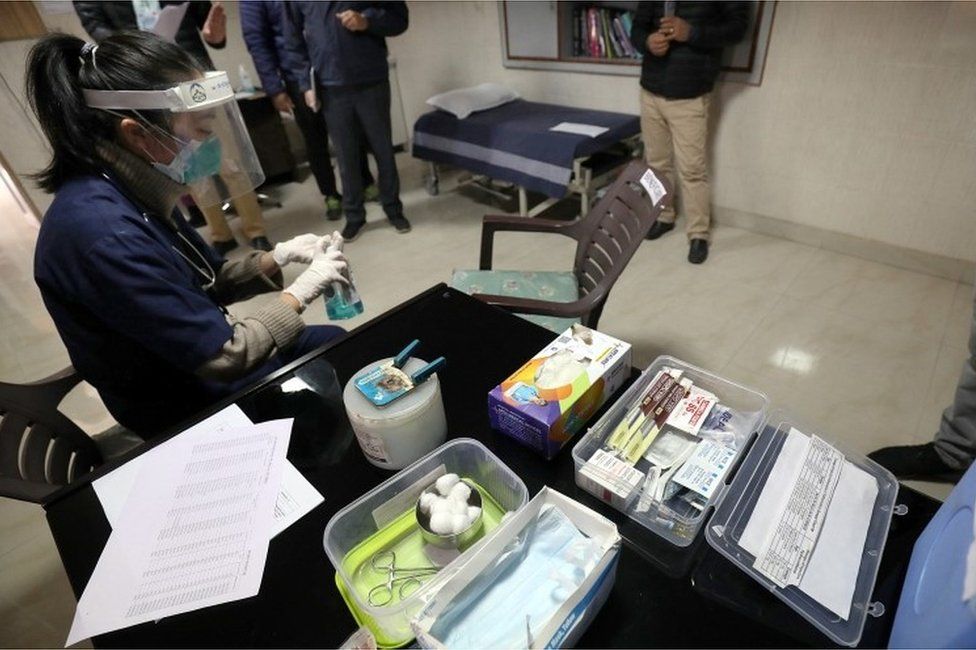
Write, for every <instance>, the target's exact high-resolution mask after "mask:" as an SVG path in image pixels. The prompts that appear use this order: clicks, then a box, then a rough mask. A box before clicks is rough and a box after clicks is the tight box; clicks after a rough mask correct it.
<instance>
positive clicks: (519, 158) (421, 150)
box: [413, 99, 640, 198]
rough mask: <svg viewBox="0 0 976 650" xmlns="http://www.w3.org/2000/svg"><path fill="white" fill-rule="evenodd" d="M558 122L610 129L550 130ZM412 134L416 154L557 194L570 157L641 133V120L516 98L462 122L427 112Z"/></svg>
mask: <svg viewBox="0 0 976 650" xmlns="http://www.w3.org/2000/svg"><path fill="white" fill-rule="evenodd" d="M562 122H575V123H579V124H587V125H592V126H601V127H606V128H607V129H608V130H607V131H606V133H603V134H601V135H599V136H597V137H595V138H593V137H590V136H587V135H578V134H575V133H562V132H557V131H550V130H549V129H551V128H552V127H554V126H556V125H557V124H560V123H562ZM413 133H414V137H413V155H414V157H416V158H420V159H421V160H429V161H431V162H435V163H444V164H448V165H454V166H457V167H460V168H462V169H467V170H469V171H471V172H474V173H477V174H485V175H487V176H490V177H491V178H494V179H496V180H501V181H508V182H511V183H516V184H518V185H521V186H523V187H525V188H526V189H529V190H533V191H536V192H541V193H542V194H545V195H547V196H551V197H554V198H560V197H562V196H565V194H566V186H567V185H568V183H569V181H570V178H571V176H572V171H573V160H574V159H575V158H579V157H583V156H589V155H592V154H594V153H597V152H598V151H602V150H604V149H606V148H608V147H610V146H611V145H613V144H614V143H616V142H619V141H621V140H623V139H625V138H629V137H631V136H634V135H636V134H638V133H640V118H638V117H637V116H636V115H627V114H626V113H611V112H609V111H594V110H589V109H583V108H571V107H569V106H557V105H555V104H540V103H537V102H527V101H525V100H521V99H519V100H516V101H513V102H509V103H508V104H504V105H502V106H499V107H497V108H492V109H489V110H486V111H479V112H477V113H472V114H471V115H469V116H468V117H466V118H465V119H463V120H459V119H458V118H457V117H455V116H454V115H452V114H451V113H448V112H446V111H441V110H436V111H433V112H430V113H426V114H424V115H421V116H420V119H418V120H417V123H416V124H415V125H414V129H413Z"/></svg>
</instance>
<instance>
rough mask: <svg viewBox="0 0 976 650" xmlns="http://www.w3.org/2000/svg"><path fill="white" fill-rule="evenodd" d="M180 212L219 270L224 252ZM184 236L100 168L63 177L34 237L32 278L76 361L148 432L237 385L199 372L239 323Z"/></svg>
mask: <svg viewBox="0 0 976 650" xmlns="http://www.w3.org/2000/svg"><path fill="white" fill-rule="evenodd" d="M174 221H175V223H176V228H178V230H179V232H180V233H181V234H182V235H183V237H185V238H186V239H187V240H189V241H190V242H192V243H193V246H194V248H196V249H197V250H198V251H199V252H200V253H201V255H202V256H203V259H205V260H206V262H207V264H209V265H210V266H211V268H213V270H214V271H217V270H219V269H220V267H221V265H222V264H223V263H224V260H223V259H222V258H220V257H218V256H217V255H215V254H214V253H213V251H212V250H211V248H210V247H209V246H207V245H206V244H205V243H204V242H203V240H202V239H201V238H200V236H199V235H198V234H197V232H196V231H195V230H193V228H191V227H189V225H188V224H187V223H186V221H185V220H184V219H175V220H174ZM178 245H179V244H178V236H177V234H176V233H175V232H174V231H173V230H172V229H171V228H170V227H167V226H164V225H163V223H162V222H161V221H160V220H159V219H158V218H155V217H153V216H147V215H145V214H144V213H143V212H142V211H141V209H140V207H139V206H137V205H136V204H135V203H133V202H132V201H131V200H129V199H128V198H127V197H126V196H125V195H124V194H123V193H122V191H121V190H120V189H119V186H117V185H116V184H115V183H114V182H112V181H109V180H107V179H106V178H103V177H100V176H80V177H76V178H74V179H72V180H70V181H68V182H66V183H65V184H64V185H62V186H61V188H60V189H59V190H58V193H57V196H56V197H55V199H54V202H53V203H52V204H51V207H50V208H48V210H47V213H46V214H45V216H44V220H43V221H42V222H41V230H40V233H39V234H38V237H37V247H36V250H35V253H34V278H35V280H36V282H37V285H38V287H39V288H40V290H41V297H42V298H43V299H44V304H45V306H46V307H47V310H48V312H49V313H50V314H51V318H52V319H53V320H54V324H55V326H56V327H57V329H58V334H60V336H61V340H62V341H64V345H65V347H66V348H67V350H68V355H69V356H70V357H71V363H72V365H74V367H75V368H76V369H77V370H78V372H79V374H81V376H82V377H84V378H85V380H86V381H88V382H89V383H90V384H92V385H93V386H94V387H95V388H96V389H97V390H98V392H99V395H100V396H101V398H102V401H103V402H104V403H105V406H106V407H108V410H109V411H110V412H111V413H112V415H113V416H115V419H116V420H118V421H119V422H120V423H121V424H123V425H124V426H126V427H128V428H130V429H132V430H133V431H136V432H138V433H140V434H141V435H147V434H152V433H155V432H158V431H160V430H162V429H165V428H167V427H169V426H171V425H173V424H175V423H176V422H179V421H181V420H183V419H186V418H187V417H189V416H190V415H192V414H194V413H196V412H198V411H199V410H200V409H202V408H204V407H205V406H207V405H209V404H212V403H213V402H214V401H216V400H218V399H220V398H222V397H224V396H226V395H228V394H230V393H231V392H233V391H234V389H235V388H236V386H235V385H231V384H222V383H218V382H213V381H208V380H205V379H201V378H200V377H199V376H197V375H196V374H195V371H196V370H197V369H198V368H199V367H200V366H201V365H203V363H204V362H206V361H208V360H210V359H211V358H212V357H214V356H215V355H216V354H217V353H218V352H219V351H220V350H221V348H222V347H223V345H224V343H226V342H227V341H228V340H229V339H230V338H231V335H232V334H233V331H232V328H231V326H230V324H229V323H228V322H227V319H226V317H225V316H224V313H223V312H222V311H221V308H220V306H219V305H218V304H217V303H216V302H214V299H212V298H211V297H210V295H209V294H208V293H207V292H206V291H205V290H204V289H203V284H204V282H205V281H204V279H203V278H202V277H201V276H200V274H198V273H196V272H194V270H193V269H192V268H191V267H190V266H189V265H188V264H187V263H186V262H185V261H184V260H183V259H182V258H181V257H180V256H179V254H178V253H177V251H176V249H175V248H174V247H176V246H178Z"/></svg>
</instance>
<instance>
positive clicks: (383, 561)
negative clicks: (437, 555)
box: [366, 551, 438, 607]
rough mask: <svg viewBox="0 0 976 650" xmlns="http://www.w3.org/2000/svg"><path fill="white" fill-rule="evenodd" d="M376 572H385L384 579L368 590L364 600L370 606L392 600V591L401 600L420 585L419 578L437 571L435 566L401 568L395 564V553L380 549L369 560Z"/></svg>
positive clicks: (378, 605) (387, 603)
mask: <svg viewBox="0 0 976 650" xmlns="http://www.w3.org/2000/svg"><path fill="white" fill-rule="evenodd" d="M369 565H370V567H371V568H372V569H373V570H374V571H376V572H377V573H385V574H386V580H385V581H384V582H382V583H381V584H378V585H376V586H375V587H373V588H372V589H370V590H369V593H368V594H367V598H366V602H368V603H369V604H370V606H372V607H383V606H385V605H389V604H390V603H391V602H393V594H394V592H395V593H396V594H397V596H399V597H400V599H401V600H402V599H403V598H405V597H407V596H409V595H410V593H412V592H413V591H414V590H416V589H417V588H418V587H419V586H420V585H421V578H426V577H429V576H432V575H434V574H435V573H437V571H438V569H437V568H435V567H418V568H401V567H397V565H396V553H394V552H393V551H381V552H379V553H377V554H376V555H374V556H373V557H372V558H370V560H369Z"/></svg>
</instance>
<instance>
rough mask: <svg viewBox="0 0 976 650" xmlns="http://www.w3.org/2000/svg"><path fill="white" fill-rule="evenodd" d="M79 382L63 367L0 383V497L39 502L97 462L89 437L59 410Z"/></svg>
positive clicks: (97, 455)
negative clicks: (43, 374) (37, 378)
mask: <svg viewBox="0 0 976 650" xmlns="http://www.w3.org/2000/svg"><path fill="white" fill-rule="evenodd" d="M80 381H81V377H80V376H79V375H78V373H77V372H76V371H75V369H74V368H72V367H68V368H66V369H65V370H62V371H61V372H58V373H56V374H54V375H51V376H50V377H47V378H45V379H42V380H40V381H37V382H34V383H30V384H5V383H2V382H0V496H5V497H11V498H13V499H20V500H22V501H32V502H34V503H42V502H43V501H44V500H45V498H46V497H47V496H49V495H50V494H51V493H53V492H54V491H56V490H57V489H58V488H59V487H61V486H62V485H67V484H68V483H71V482H72V481H74V480H75V479H77V478H78V477H80V476H83V475H84V474H87V473H88V472H90V471H91V470H93V469H95V468H96V467H98V466H99V465H101V464H102V454H101V453H100V452H99V450H98V447H97V446H96V445H95V442H94V441H93V440H92V439H91V437H89V435H88V434H87V433H85V432H84V431H82V430H81V429H80V428H79V427H78V425H76V424H75V423H74V422H72V421H71V420H69V419H68V418H67V417H66V416H65V415H64V414H62V413H61V412H60V411H58V405H59V404H60V403H61V400H63V399H64V396H65V395H67V394H68V393H69V392H70V391H71V389H72V388H74V387H75V386H76V385H77V384H78V382H80Z"/></svg>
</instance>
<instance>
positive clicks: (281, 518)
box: [271, 460, 325, 537]
mask: <svg viewBox="0 0 976 650" xmlns="http://www.w3.org/2000/svg"><path fill="white" fill-rule="evenodd" d="M324 500H325V499H324V498H323V497H322V494H321V493H320V492H319V491H318V490H316V489H315V487H314V486H313V485H312V484H311V483H309V482H308V479H306V478H305V477H304V476H302V473H301V472H299V471H298V470H297V469H296V468H295V466H294V465H292V464H291V463H290V462H288V461H287V460H286V461H285V469H284V472H283V473H282V476H281V488H280V489H279V490H278V497H277V499H276V500H275V508H274V524H273V525H272V527H271V536H272V537H275V536H277V535H278V533H280V532H281V531H283V530H284V529H286V528H288V527H289V526H291V525H292V524H293V523H295V522H296V521H298V520H299V519H301V518H302V517H304V516H305V515H307V514H308V513H309V512H311V510H312V508H314V507H315V506H317V505H318V504H320V503H322V502H323V501H324Z"/></svg>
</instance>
